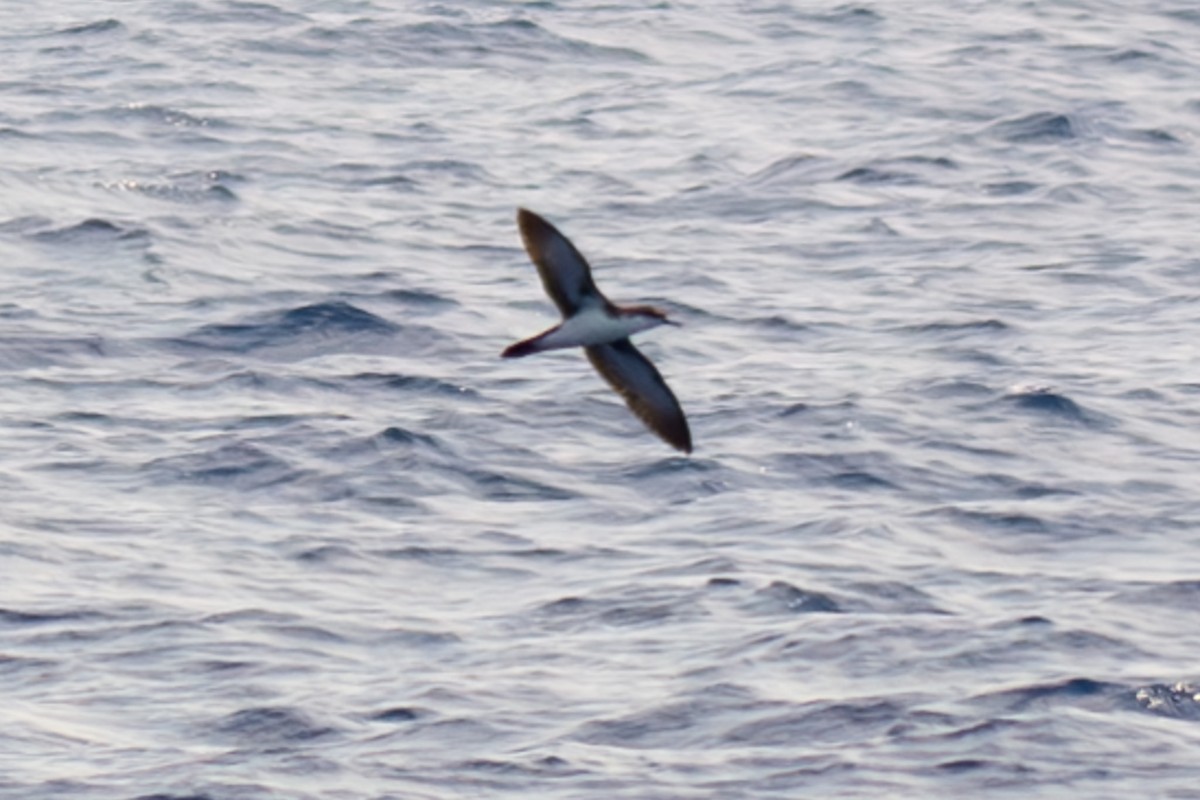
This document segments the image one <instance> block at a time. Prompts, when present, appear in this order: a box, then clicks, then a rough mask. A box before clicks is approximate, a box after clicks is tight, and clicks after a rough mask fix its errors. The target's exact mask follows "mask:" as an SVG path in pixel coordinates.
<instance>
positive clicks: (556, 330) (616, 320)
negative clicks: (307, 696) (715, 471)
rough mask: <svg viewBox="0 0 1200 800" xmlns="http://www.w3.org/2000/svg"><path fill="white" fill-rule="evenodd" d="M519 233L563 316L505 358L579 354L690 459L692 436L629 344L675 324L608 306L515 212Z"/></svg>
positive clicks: (647, 311) (542, 228)
mask: <svg viewBox="0 0 1200 800" xmlns="http://www.w3.org/2000/svg"><path fill="white" fill-rule="evenodd" d="M517 226H518V227H519V228H520V231H521V239H522V241H523V242H524V243H525V249H526V250H527V251H528V253H529V257H530V259H532V261H533V263H534V264H535V265H536V266H537V268H538V274H539V275H540V276H541V279H542V285H543V286H544V287H545V289H546V294H548V295H549V296H550V299H551V300H553V301H554V304H555V305H556V306H558V310H559V311H560V312H562V315H563V321H562V322H561V323H560V324H558V325H556V326H554V327H553V328H551V329H549V330H547V331H544V332H542V333H539V334H538V335H537V336H533V337H530V338H528V339H524V340H522V341H520V342H517V343H516V344H513V345H510V346H509V347H508V348H507V349H505V351H504V352H503V353H502V355H503V356H504V357H505V358H517V357H520V356H529V355H533V354H535V353H541V352H544V351H546V350H558V349H562V348H567V347H582V348H584V350H585V352H586V353H587V357H588V360H589V361H591V362H592V366H594V367H595V368H596V371H597V372H599V373H600V375H601V376H602V377H603V378H604V379H605V380H606V381H608V384H609V385H610V386H611V387H612V388H613V389H615V390H616V391H617V393H618V394H620V395H621V396H622V397H623V398H624V399H625V402H626V403H627V404H628V405H629V408H630V409H631V410H632V411H633V412H634V413H635V414H637V416H638V417H639V418H640V419H641V420H642V422H644V423H645V424H646V426H647V427H648V428H650V429H651V430H652V431H654V432H655V433H656V434H658V435H659V436H660V437H662V439H663V440H664V441H665V442H667V443H668V444H670V445H671V446H672V447H675V448H677V449H679V450H682V451H684V452H685V453H690V452H691V451H692V436H691V431H690V430H689V429H688V424H687V418H686V417H684V415H683V409H682V408H680V406H679V401H678V400H676V399H675V395H674V394H673V393H672V392H671V389H670V387H668V386H667V384H666V382H665V381H664V380H663V379H662V375H660V374H659V372H658V370H657V369H655V367H654V365H653V364H651V363H650V361H649V360H647V359H646V357H645V356H644V355H642V354H641V352H639V351H638V349H637V348H636V347H634V346H633V343H632V342H630V341H629V337H630V336H632V335H633V334H635V333H640V332H641V331H645V330H649V329H651V328H655V327H658V326H659V325H675V324H678V323H675V322H672V321H671V320H669V319H667V315H666V314H665V313H664V312H663V311H661V310H659V309H657V308H653V307H651V306H627V307H621V306H617V305H614V304H613V303H611V302H609V300H608V298H606V297H605V296H604V295H603V294H601V292H600V290H599V289H597V288H596V284H595V282H594V281H593V280H592V271H591V268H590V267H589V266H588V263H587V260H586V259H585V258H584V257H583V256H582V255H581V254H580V253H579V251H578V250H576V249H575V246H574V245H572V244H571V241H570V240H569V239H567V237H565V236H563V235H562V234H561V233H560V232H559V231H558V229H557V228H555V227H554V226H553V225H551V224H550V223H549V222H547V221H546V220H544V219H542V218H541V217H540V216H538V215H537V214H534V213H533V212H532V211H526V210H525V209H523V208H522V209H519V210H518V211H517Z"/></svg>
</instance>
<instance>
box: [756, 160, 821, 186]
mask: <svg viewBox="0 0 1200 800" xmlns="http://www.w3.org/2000/svg"><path fill="white" fill-rule="evenodd" d="M836 169H837V168H836V166H835V165H834V164H833V163H832V162H831V161H830V160H829V159H826V158H818V157H817V156H812V155H808V154H807V153H799V154H796V155H791V156H785V157H784V158H780V159H778V160H776V161H772V162H771V163H770V164H768V165H767V166H765V167H763V168H762V169H760V170H758V171H757V172H755V173H753V174H751V175H750V176H748V177H747V178H746V180H745V184H746V185H747V186H748V187H754V188H759V189H764V188H767V187H773V186H776V185H778V184H783V185H784V186H790V185H793V184H796V183H801V184H806V183H809V184H811V183H818V182H820V181H823V180H826V179H828V178H831V177H833V176H834V175H835V174H836V172H835V170H836Z"/></svg>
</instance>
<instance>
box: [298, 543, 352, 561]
mask: <svg viewBox="0 0 1200 800" xmlns="http://www.w3.org/2000/svg"><path fill="white" fill-rule="evenodd" d="M292 558H294V559H295V560H296V561H300V562H303V563H306V564H322V565H325V564H336V563H341V562H345V561H357V560H359V559H361V558H362V556H361V554H360V553H359V552H358V551H357V550H355V549H354V548H352V547H348V546H346V545H343V544H323V545H318V546H316V547H308V548H305V549H304V550H301V551H300V552H298V553H296V554H295V555H294V556H292Z"/></svg>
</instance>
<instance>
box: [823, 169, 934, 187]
mask: <svg viewBox="0 0 1200 800" xmlns="http://www.w3.org/2000/svg"><path fill="white" fill-rule="evenodd" d="M834 180H838V181H848V182H851V183H860V184H867V185H872V184H894V185H900V186H912V185H916V184H919V183H921V180H920V179H919V178H918V177H917V176H916V175H914V174H912V173H910V172H901V171H899V170H890V169H883V168H880V167H855V168H854V169H850V170H847V171H845V172H843V173H842V174H841V175H838V176H837V177H836V178H835V179H834Z"/></svg>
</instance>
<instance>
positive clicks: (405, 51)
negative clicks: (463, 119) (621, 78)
mask: <svg viewBox="0 0 1200 800" xmlns="http://www.w3.org/2000/svg"><path fill="white" fill-rule="evenodd" d="M243 46H244V47H245V48H246V49H248V50H251V51H253V52H258V53H263V54H278V55H282V56H302V57H308V58H313V57H325V56H331V55H333V54H335V53H347V52H353V53H355V54H356V55H357V57H358V59H359V60H360V62H363V63H367V64H378V65H386V66H388V67H390V68H392V69H395V68H397V67H401V68H403V67H441V68H446V69H464V68H466V67H467V66H468V65H469V66H470V67H471V68H473V69H474V68H479V67H481V66H486V65H492V66H502V65H504V64H506V63H508V62H512V61H516V62H522V63H529V62H533V63H549V62H553V63H558V64H562V63H573V62H580V61H582V62H584V63H586V62H589V61H595V62H602V63H605V64H612V63H614V62H616V63H625V64H650V63H653V59H652V58H650V57H649V56H647V55H646V54H644V53H642V52H640V51H638V50H635V49H633V48H630V47H613V46H607V45H599V44H594V43H591V42H587V41H585V40H582V39H576V38H571V37H567V36H561V35H558V34H555V33H553V32H551V31H549V30H547V29H546V28H543V27H541V26H540V25H538V24H537V23H535V22H533V21H532V20H528V19H521V18H515V17H514V18H510V19H506V20H500V21H494V22H485V21H475V20H472V19H464V20H454V21H445V20H431V21H424V22H417V23H413V24H408V25H395V26H383V25H379V24H378V23H376V22H375V21H374V20H372V19H369V18H367V17H358V18H356V19H353V20H351V21H350V22H348V23H346V24H344V25H340V26H337V27H333V26H329V25H313V26H310V27H309V28H307V29H306V30H304V31H303V32H299V33H297V32H289V34H288V35H287V36H286V37H273V38H255V39H252V40H246V41H244V43H243Z"/></svg>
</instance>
